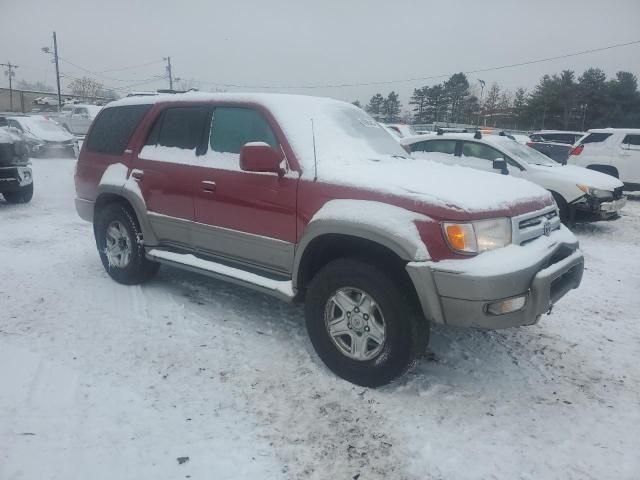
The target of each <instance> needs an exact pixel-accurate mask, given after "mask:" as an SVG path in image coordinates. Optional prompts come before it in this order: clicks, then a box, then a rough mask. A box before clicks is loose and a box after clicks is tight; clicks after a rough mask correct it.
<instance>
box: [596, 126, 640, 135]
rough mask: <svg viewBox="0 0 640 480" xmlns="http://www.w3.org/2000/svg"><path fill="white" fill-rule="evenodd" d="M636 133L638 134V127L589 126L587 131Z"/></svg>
mask: <svg viewBox="0 0 640 480" xmlns="http://www.w3.org/2000/svg"><path fill="white" fill-rule="evenodd" d="M618 132H619V133H637V134H640V128H613V127H609V128H590V129H589V130H588V131H587V133H618Z"/></svg>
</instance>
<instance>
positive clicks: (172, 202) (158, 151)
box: [131, 105, 210, 248]
mask: <svg viewBox="0 0 640 480" xmlns="http://www.w3.org/2000/svg"><path fill="white" fill-rule="evenodd" d="M209 111H210V108H209V107H208V106H206V105H189V106H168V107H167V108H165V109H164V110H163V111H162V112H161V113H160V114H159V115H158V117H157V119H156V121H155V123H154V124H153V126H152V127H151V129H150V131H149V134H148V136H147V138H146V141H145V145H144V146H143V148H142V149H141V150H140V152H139V153H138V155H137V158H136V159H135V160H134V162H133V170H132V173H131V175H132V176H133V177H134V178H136V179H137V182H138V185H139V186H140V190H141V192H142V196H143V198H144V201H145V204H146V208H147V212H148V217H149V221H150V222H151V225H152V228H153V230H154V232H155V234H156V236H157V237H158V238H159V240H160V241H161V242H162V243H164V244H172V245H176V246H179V247H183V248H190V247H191V235H190V234H191V224H192V222H193V221H194V209H193V194H192V193H193V192H192V190H193V188H192V184H193V175H194V173H195V170H196V166H195V165H196V164H197V162H198V159H197V158H198V156H199V155H201V154H202V153H203V152H202V151H201V145H202V143H203V140H204V135H205V129H206V125H207V124H208V123H207V119H208V117H209Z"/></svg>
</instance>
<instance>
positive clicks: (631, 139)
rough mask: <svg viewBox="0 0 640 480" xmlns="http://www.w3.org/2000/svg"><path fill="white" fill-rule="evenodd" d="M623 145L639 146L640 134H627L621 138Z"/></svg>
mask: <svg viewBox="0 0 640 480" xmlns="http://www.w3.org/2000/svg"><path fill="white" fill-rule="evenodd" d="M622 143H623V144H624V145H634V146H636V147H640V135H627V136H626V137H624V140H622Z"/></svg>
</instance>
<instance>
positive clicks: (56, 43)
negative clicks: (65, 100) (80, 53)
mask: <svg viewBox="0 0 640 480" xmlns="http://www.w3.org/2000/svg"><path fill="white" fill-rule="evenodd" d="M53 58H54V59H55V62H56V83H57V84H58V111H60V110H61V109H62V95H61V94H60V67H59V66H58V39H57V38H56V32H53Z"/></svg>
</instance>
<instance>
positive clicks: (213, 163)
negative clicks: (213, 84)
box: [193, 106, 298, 273]
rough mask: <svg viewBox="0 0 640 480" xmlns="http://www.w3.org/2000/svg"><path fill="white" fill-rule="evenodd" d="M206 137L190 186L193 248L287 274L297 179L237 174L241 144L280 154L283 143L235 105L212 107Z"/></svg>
mask: <svg viewBox="0 0 640 480" xmlns="http://www.w3.org/2000/svg"><path fill="white" fill-rule="evenodd" d="M208 133H209V135H208V144H207V150H208V151H207V154H206V155H205V156H204V158H201V159H200V160H201V162H200V167H199V168H198V169H197V174H196V178H195V182H194V203H195V205H194V206H195V220H196V222H195V224H194V227H193V242H194V244H195V245H196V246H197V247H198V248H200V249H201V250H203V251H204V252H206V253H208V254H211V255H215V256H218V257H222V258H226V259H228V260H231V261H237V262H241V263H248V264H251V265H254V266H256V267H259V268H266V269H269V270H275V271H278V272H282V273H290V272H291V268H292V265H293V255H294V243H295V240H296V219H295V213H296V190H297V184H298V175H297V173H296V172H290V173H289V174H286V175H284V176H279V175H278V174H276V173H255V172H245V171H242V170H241V169H240V149H241V148H242V147H243V146H244V145H245V144H246V143H248V142H265V143H267V144H269V145H271V146H272V147H274V148H277V149H281V142H282V141H284V139H283V138H281V139H279V138H278V137H277V136H276V133H275V129H274V128H273V126H272V125H271V124H270V123H269V120H268V119H267V118H266V116H265V115H264V114H263V113H262V112H261V111H259V110H258V109H257V108H247V107H240V106H217V107H215V108H214V110H213V113H212V118H211V122H210V125H209V128H208Z"/></svg>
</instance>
